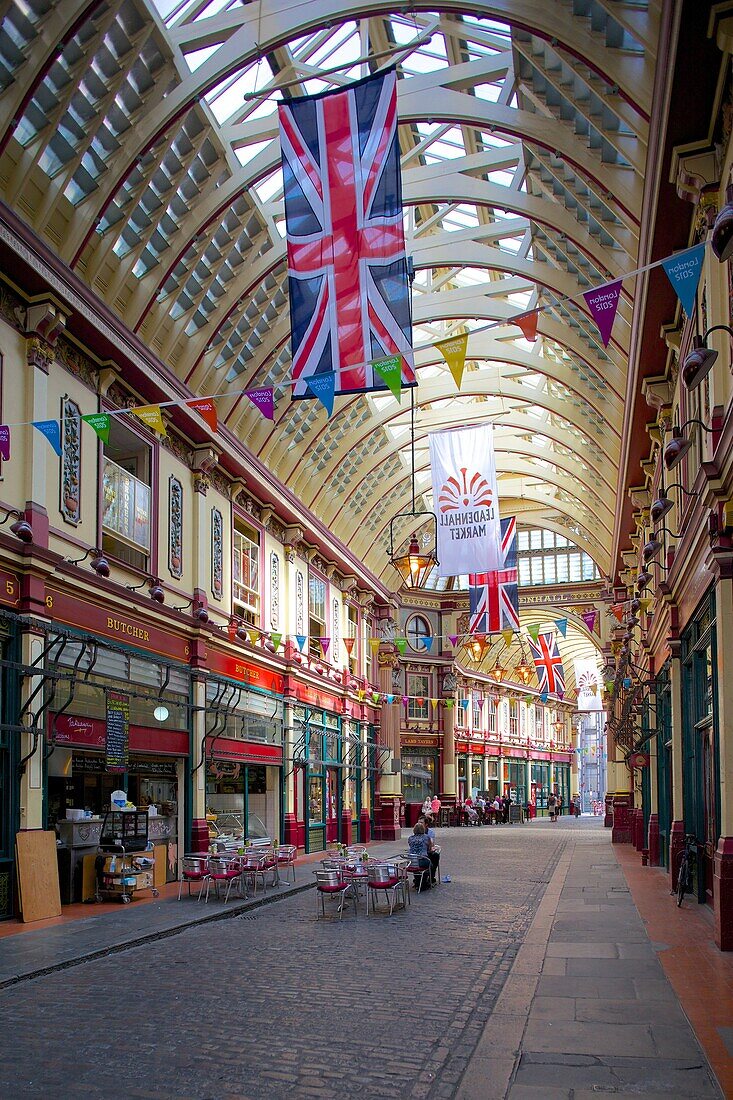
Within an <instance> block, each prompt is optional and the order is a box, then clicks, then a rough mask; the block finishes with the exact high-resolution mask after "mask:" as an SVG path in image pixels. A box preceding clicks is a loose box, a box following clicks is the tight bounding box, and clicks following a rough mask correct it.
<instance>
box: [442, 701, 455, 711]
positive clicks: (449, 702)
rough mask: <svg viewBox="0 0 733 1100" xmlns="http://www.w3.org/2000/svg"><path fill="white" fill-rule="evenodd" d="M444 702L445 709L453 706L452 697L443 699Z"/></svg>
mask: <svg viewBox="0 0 733 1100" xmlns="http://www.w3.org/2000/svg"><path fill="white" fill-rule="evenodd" d="M444 703H445V705H446V707H447V709H448V710H450V709H451V707H452V706H453V699H445V700H444Z"/></svg>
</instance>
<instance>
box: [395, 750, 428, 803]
mask: <svg viewBox="0 0 733 1100" xmlns="http://www.w3.org/2000/svg"><path fill="white" fill-rule="evenodd" d="M435 790H436V787H435V757H434V756H430V755H428V754H427V753H426V754H424V755H420V754H417V753H414V754H413V753H407V752H403V754H402V794H403V797H404V799H405V802H424V801H425V799H426V798H427V797H428V795H431V794H434V793H435Z"/></svg>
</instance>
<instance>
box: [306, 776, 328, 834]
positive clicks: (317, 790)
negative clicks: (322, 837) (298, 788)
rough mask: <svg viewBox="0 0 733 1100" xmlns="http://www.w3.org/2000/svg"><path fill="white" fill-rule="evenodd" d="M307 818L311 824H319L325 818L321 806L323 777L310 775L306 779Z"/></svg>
mask: <svg viewBox="0 0 733 1100" xmlns="http://www.w3.org/2000/svg"><path fill="white" fill-rule="evenodd" d="M308 820H309V823H310V824H311V825H320V824H322V822H324V821H325V820H326V817H325V814H324V806H323V778H322V776H320V775H312V776H311V777H310V779H309V781H308Z"/></svg>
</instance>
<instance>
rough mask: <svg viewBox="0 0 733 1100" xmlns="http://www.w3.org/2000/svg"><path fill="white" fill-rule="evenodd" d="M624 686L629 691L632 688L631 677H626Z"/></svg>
mask: <svg viewBox="0 0 733 1100" xmlns="http://www.w3.org/2000/svg"><path fill="white" fill-rule="evenodd" d="M623 685H624V687H625V688H626V690H627V691H628V690H629V688H630V687H631V677H630V676H624V679H623Z"/></svg>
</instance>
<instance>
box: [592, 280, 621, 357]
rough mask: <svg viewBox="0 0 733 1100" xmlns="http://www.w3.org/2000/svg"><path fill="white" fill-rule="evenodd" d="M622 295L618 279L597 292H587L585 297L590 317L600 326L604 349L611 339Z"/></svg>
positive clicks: (599, 288) (601, 287)
mask: <svg viewBox="0 0 733 1100" xmlns="http://www.w3.org/2000/svg"><path fill="white" fill-rule="evenodd" d="M620 294H621V279H616V280H615V282H613V283H607V284H606V285H605V286H600V287H598V288H597V290H587V291H586V292H585V294H584V295H583V297H584V298H585V300H586V303H587V305H588V309H589V310H590V315H591V317H592V318H593V320H594V321H595V323H596V325H597V326H598V331H599V332H600V334H601V342H602V343H603V346H604V348H605V347H608V341H609V340H610V339H611V329H612V328H613V322H614V318H615V317H616V310H617V309H618V299H619V295H620Z"/></svg>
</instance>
